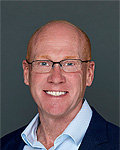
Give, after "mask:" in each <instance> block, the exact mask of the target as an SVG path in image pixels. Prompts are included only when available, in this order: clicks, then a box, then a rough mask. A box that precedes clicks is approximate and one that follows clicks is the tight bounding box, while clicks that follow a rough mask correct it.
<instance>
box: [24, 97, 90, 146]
mask: <svg viewBox="0 0 120 150" xmlns="http://www.w3.org/2000/svg"><path fill="white" fill-rule="evenodd" d="M91 118H92V110H91V108H90V106H89V104H88V103H87V101H86V99H85V100H84V103H83V105H82V108H81V109H80V111H79V113H78V114H77V115H76V117H75V118H74V119H73V120H72V122H71V123H70V124H69V125H68V126H67V128H66V129H65V130H64V132H63V133H62V134H61V135H60V136H58V137H57V138H56V140H55V143H56V142H57V143H58V141H61V142H62V141H63V140H65V139H66V138H67V137H68V136H69V137H70V138H71V139H72V140H73V141H74V142H75V144H76V145H79V144H80V143H81V142H82V139H83V137H84V135H85V133H86V130H87V128H88V126H89V123H90V120H91ZM38 124H39V114H37V115H36V116H35V117H34V118H33V120H32V121H31V122H30V123H29V125H28V126H27V127H26V129H25V130H24V131H23V132H22V134H21V137H22V139H23V141H24V142H25V143H26V144H27V145H30V146H35V147H36V146H37V147H39V146H41V147H43V145H42V144H41V143H40V142H38V141H37V135H36V131H37V127H38Z"/></svg>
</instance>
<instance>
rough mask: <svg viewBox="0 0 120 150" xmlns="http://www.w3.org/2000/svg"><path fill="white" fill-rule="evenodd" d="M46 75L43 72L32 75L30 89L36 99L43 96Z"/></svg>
mask: <svg viewBox="0 0 120 150" xmlns="http://www.w3.org/2000/svg"><path fill="white" fill-rule="evenodd" d="M45 82H46V77H45V75H41V74H34V73H33V74H31V76H30V85H29V87H30V91H31V94H32V97H33V98H34V99H35V100H36V98H37V99H38V98H39V97H40V96H41V92H42V89H43V87H44V85H45Z"/></svg>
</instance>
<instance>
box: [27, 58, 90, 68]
mask: <svg viewBox="0 0 120 150" xmlns="http://www.w3.org/2000/svg"><path fill="white" fill-rule="evenodd" d="M67 60H79V61H80V62H81V64H82V63H87V62H90V61H91V60H81V59H64V60H61V61H59V62H54V61H52V60H33V61H32V62H29V61H28V60H27V59H26V62H27V63H28V64H30V65H32V63H33V62H36V61H49V62H52V68H54V65H55V64H59V66H60V68H62V65H61V62H62V61H67ZM52 68H51V69H52Z"/></svg>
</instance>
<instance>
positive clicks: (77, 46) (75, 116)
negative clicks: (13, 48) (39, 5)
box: [1, 21, 119, 150]
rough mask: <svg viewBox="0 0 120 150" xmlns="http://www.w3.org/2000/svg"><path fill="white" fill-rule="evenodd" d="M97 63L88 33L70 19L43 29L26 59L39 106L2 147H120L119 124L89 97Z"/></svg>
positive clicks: (104, 149)
mask: <svg viewBox="0 0 120 150" xmlns="http://www.w3.org/2000/svg"><path fill="white" fill-rule="evenodd" d="M94 68H95V63H94V62H93V61H91V46H90V41H89V39H88V37H87V35H86V34H85V33H84V32H83V31H82V30H81V29H79V28H77V27H76V26H74V25H73V24H71V23H69V22H67V21H52V22H49V23H48V24H46V25H45V26H43V27H41V28H40V29H38V30H37V31H36V32H35V33H34V34H33V36H32V37H31V39H30V41H29V43H28V49H27V56H26V60H24V61H23V71H24V82H25V84H26V85H28V86H29V87H30V91H31V95H32V97H33V99H34V101H35V102H36V104H37V107H38V114H37V115H36V116H35V118H34V119H33V120H32V121H31V122H30V124H29V125H28V126H27V127H26V126H25V127H23V128H21V129H18V130H17V131H14V132H13V133H10V134H8V135H7V136H5V137H3V138H2V141H1V142H2V150H8V149H9V150H34V149H40V150H46V149H47V150H118V148H119V145H118V143H119V142H118V138H119V134H118V127H116V126H115V125H113V124H111V123H108V122H107V121H105V120H104V119H103V118H102V117H101V116H100V115H99V114H98V113H97V112H96V111H95V110H94V108H92V107H90V106H89V104H88V103H87V100H86V99H84V93H85V89H86V86H90V85H91V84H92V81H93V78H94Z"/></svg>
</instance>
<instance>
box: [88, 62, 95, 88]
mask: <svg viewBox="0 0 120 150" xmlns="http://www.w3.org/2000/svg"><path fill="white" fill-rule="evenodd" d="M94 70H95V63H94V62H93V61H91V62H89V64H88V67H87V74H86V86H91V84H92V82H93V79H94Z"/></svg>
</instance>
